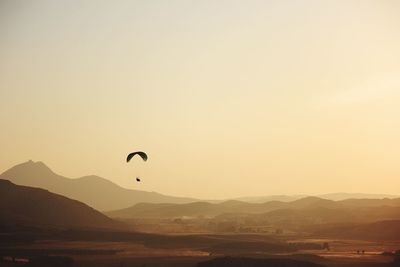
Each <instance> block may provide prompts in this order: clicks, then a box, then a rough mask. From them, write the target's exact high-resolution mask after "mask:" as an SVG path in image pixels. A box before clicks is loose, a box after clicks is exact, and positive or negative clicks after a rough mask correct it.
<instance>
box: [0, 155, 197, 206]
mask: <svg viewBox="0 0 400 267" xmlns="http://www.w3.org/2000/svg"><path fill="white" fill-rule="evenodd" d="M0 179H5V180H10V181H12V182H13V183H15V184H18V185H26V186H32V187H40V188H44V189H47V190H49V191H51V192H53V193H57V194H60V195H63V196H66V197H69V198H72V199H76V200H79V201H82V202H84V203H86V204H88V205H89V206H91V207H93V208H95V209H97V210H101V211H104V210H116V209H122V208H126V207H130V206H132V205H134V204H135V203H139V202H148V203H163V202H168V203H188V202H193V201H196V199H192V198H183V197H172V196H166V195H162V194H159V193H156V192H146V191H140V190H130V189H125V188H122V187H120V186H118V185H116V184H114V183H112V182H110V181H109V180H107V179H104V178H101V177H98V176H84V177H81V178H77V179H70V178H66V177H64V176H61V175H58V174H56V173H54V172H53V171H52V170H51V169H50V168H49V167H47V166H46V165H45V164H44V163H43V162H33V161H28V162H25V163H22V164H19V165H16V166H14V167H12V168H10V169H9V170H7V171H5V172H4V173H2V174H1V175H0ZM104 196H107V197H104Z"/></svg>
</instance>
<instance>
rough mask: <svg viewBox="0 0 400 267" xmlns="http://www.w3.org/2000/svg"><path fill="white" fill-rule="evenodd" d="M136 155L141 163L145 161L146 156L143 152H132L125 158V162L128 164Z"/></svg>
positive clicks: (137, 178)
mask: <svg viewBox="0 0 400 267" xmlns="http://www.w3.org/2000/svg"><path fill="white" fill-rule="evenodd" d="M136 155H138V156H139V157H141V158H142V160H143V161H147V159H148V156H147V154H146V153H144V152H143V151H136V152H132V153H130V154H129V155H128V156H127V157H126V162H129V161H130V160H131V159H132V158H133V157H134V156H136ZM140 181H141V180H140V177H136V182H140Z"/></svg>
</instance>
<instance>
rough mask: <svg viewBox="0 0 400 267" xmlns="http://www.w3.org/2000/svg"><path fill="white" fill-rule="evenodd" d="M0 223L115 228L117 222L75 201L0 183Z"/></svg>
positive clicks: (8, 182) (1, 181)
mask: <svg viewBox="0 0 400 267" xmlns="http://www.w3.org/2000/svg"><path fill="white" fill-rule="evenodd" d="M0 223H1V224H3V225H6V226H7V225H12V226H13V225H15V224H22V225H31V226H32V225H35V226H48V227H93V228H117V227H121V226H122V225H121V224H120V223H117V222H115V221H114V220H112V219H110V218H108V217H107V216H105V215H103V214H102V213H100V212H98V211H96V210H94V209H93V208H91V207H89V206H87V205H86V204H83V203H81V202H79V201H76V200H72V199H69V198H66V197H64V196H60V195H57V194H53V193H50V192H48V191H46V190H43V189H39V188H32V187H27V186H19V185H15V184H13V183H11V182H10V181H7V180H0Z"/></svg>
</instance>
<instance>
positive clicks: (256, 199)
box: [235, 193, 400, 203]
mask: <svg viewBox="0 0 400 267" xmlns="http://www.w3.org/2000/svg"><path fill="white" fill-rule="evenodd" d="M304 197H307V195H293V196H291V195H271V196H257V197H240V198H236V199H235V200H239V201H245V202H250V203H264V202H267V201H282V202H291V201H294V200H298V199H301V198H304ZM316 197H319V198H323V199H328V200H334V201H340V200H345V199H383V198H388V199H393V198H399V197H400V196H399V195H390V194H364V193H330V194H321V195H316Z"/></svg>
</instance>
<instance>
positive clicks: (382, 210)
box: [106, 197, 400, 222]
mask: <svg viewBox="0 0 400 267" xmlns="http://www.w3.org/2000/svg"><path fill="white" fill-rule="evenodd" d="M372 208H375V209H372ZM106 214H107V215H108V216H110V217H114V218H121V219H128V218H154V219H155V218H185V217H187V218H196V217H206V218H214V217H216V216H228V215H230V214H231V215H232V216H233V217H238V216H239V215H247V216H248V217H251V216H253V215H254V214H257V216H253V217H252V218H254V219H257V220H258V219H260V214H265V218H279V219H284V220H286V219H287V218H290V219H291V220H297V221H301V220H303V219H304V218H305V217H307V218H316V220H325V221H327V222H337V221H341V220H346V219H347V218H348V219H349V220H350V219H351V218H356V217H357V216H358V217H357V218H360V220H361V219H362V218H363V217H366V218H368V217H369V218H372V217H373V219H377V220H379V219H385V218H389V219H393V218H398V219H400V198H397V199H347V200H341V201H333V200H327V199H323V198H318V197H305V198H302V199H298V200H295V201H291V202H282V201H269V202H265V203H248V202H243V201H237V200H230V201H225V202H222V203H208V202H193V203H187V204H167V203H161V204H150V203H139V204H136V205H134V206H132V207H130V208H126V209H121V210H116V211H110V212H107V213H106ZM251 214H253V215H251ZM374 214H376V216H373V215H374ZM307 218H306V219H307Z"/></svg>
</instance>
